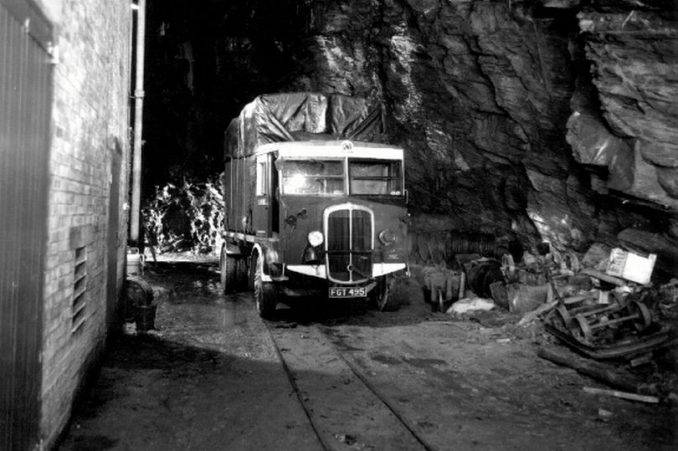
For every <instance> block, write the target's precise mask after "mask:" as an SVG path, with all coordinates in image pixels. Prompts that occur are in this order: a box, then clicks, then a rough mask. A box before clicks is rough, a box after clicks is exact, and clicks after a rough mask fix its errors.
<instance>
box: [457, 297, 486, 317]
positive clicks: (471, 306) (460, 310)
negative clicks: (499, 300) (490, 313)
mask: <svg viewBox="0 0 678 451" xmlns="http://www.w3.org/2000/svg"><path fill="white" fill-rule="evenodd" d="M494 306H495V304H494V302H493V301H492V300H491V299H484V298H467V299H462V300H461V301H457V302H455V303H454V304H452V307H450V308H449V309H447V312H446V313H448V314H452V315H462V314H464V313H468V312H471V311H478V310H492V309H493V308H494Z"/></svg>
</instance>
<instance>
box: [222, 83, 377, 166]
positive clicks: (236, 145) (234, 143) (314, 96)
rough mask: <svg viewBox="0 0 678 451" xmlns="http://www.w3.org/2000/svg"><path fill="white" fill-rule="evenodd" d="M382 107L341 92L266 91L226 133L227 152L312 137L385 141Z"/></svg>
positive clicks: (251, 150)
mask: <svg viewBox="0 0 678 451" xmlns="http://www.w3.org/2000/svg"><path fill="white" fill-rule="evenodd" d="M384 138H385V137H384V124H383V119H382V113H381V108H380V106H376V107H374V108H371V107H370V105H369V104H368V102H367V101H366V100H365V99H363V98H358V97H349V96H344V95H340V94H329V95H327V94H319V93H305V92H304V93H287V94H265V95H261V96H259V97H257V98H256V99H254V101H252V102H251V103H249V104H247V105H245V107H244V108H243V110H242V112H241V113H240V115H239V116H238V117H237V118H235V119H233V120H232V121H231V123H230V125H229V126H228V129H227V131H226V139H225V143H224V144H225V149H224V150H225V155H226V156H227V157H239V156H244V155H250V154H252V153H254V151H255V150H256V148H257V147H259V146H260V145H262V144H268V143H274V142H283V141H304V140H310V139H351V140H355V141H369V142H383V140H384Z"/></svg>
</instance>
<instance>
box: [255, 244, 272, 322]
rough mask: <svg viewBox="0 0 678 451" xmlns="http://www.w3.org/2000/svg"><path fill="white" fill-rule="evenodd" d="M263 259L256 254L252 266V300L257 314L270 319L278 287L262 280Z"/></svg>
mask: <svg viewBox="0 0 678 451" xmlns="http://www.w3.org/2000/svg"><path fill="white" fill-rule="evenodd" d="M263 273H264V260H263V258H261V257H259V256H257V260H256V263H255V266H254V277H253V279H254V280H253V282H254V302H255V303H256V307H257V312H259V316H261V317H262V318H265V319H272V318H273V317H274V316H275V308H276V306H277V304H278V293H277V292H278V289H277V287H276V286H275V285H274V284H273V283H272V282H264V281H263V280H262V279H263V277H262V276H263Z"/></svg>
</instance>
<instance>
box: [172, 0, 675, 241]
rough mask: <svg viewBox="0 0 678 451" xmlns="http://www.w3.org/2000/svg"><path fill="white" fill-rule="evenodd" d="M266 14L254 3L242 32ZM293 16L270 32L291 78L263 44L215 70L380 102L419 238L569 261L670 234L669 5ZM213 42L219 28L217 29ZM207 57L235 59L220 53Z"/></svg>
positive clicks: (444, 2)
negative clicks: (507, 246) (518, 249)
mask: <svg viewBox="0 0 678 451" xmlns="http://www.w3.org/2000/svg"><path fill="white" fill-rule="evenodd" d="M246 3H247V2H246ZM264 3H266V2H263V1H259V2H254V1H252V2H249V3H247V4H248V5H249V6H250V7H251V8H252V9H251V14H250V17H251V20H254V21H256V20H257V17H260V16H261V14H260V13H261V11H262V10H263V9H265V8H264V7H265V5H264ZM287 3H289V2H287ZM277 4H278V5H279V4H280V3H277ZM293 5H294V6H292V4H290V5H288V9H289V14H290V17H288V18H286V19H283V18H281V19H280V20H281V22H284V23H285V24H287V25H288V27H287V28H289V25H290V24H293V26H294V28H295V34H290V32H289V30H287V28H286V30H287V31H286V32H285V33H283V32H276V31H275V30H276V29H275V27H274V29H273V31H271V33H272V34H273V35H274V36H276V38H275V40H276V43H277V44H276V45H273V46H271V48H272V49H274V50H275V49H276V48H277V49H278V50H275V51H278V52H280V55H278V56H277V60H276V61H278V62H279V65H282V66H284V67H285V68H286V71H285V77H284V78H281V76H280V73H279V72H280V71H278V72H276V77H271V79H268V80H267V79H266V71H265V70H262V67H263V66H262V64H263V63H261V61H263V60H265V58H260V59H259V60H257V59H256V58H255V57H254V56H253V55H259V53H258V51H257V45H263V44H261V43H259V44H258V43H257V42H256V41H253V40H252V39H250V40H249V41H248V44H247V45H248V46H250V47H248V49H249V50H248V51H249V53H248V52H245V51H242V48H241V47H242V45H240V47H238V45H235V46H232V47H233V48H235V49H236V50H237V49H240V50H238V52H237V55H238V58H241V59H242V58H245V59H247V62H246V64H244V65H243V66H241V67H234V68H232V69H233V70H230V71H226V70H224V71H222V72H223V73H224V74H226V73H229V74H230V75H229V77H231V79H232V78H233V73H234V71H237V70H238V69H241V70H251V71H252V73H255V74H257V75H258V76H259V77H262V78H261V79H260V80H258V82H259V83H260V84H259V85H255V84H254V83H255V82H257V80H256V79H254V80H253V81H252V83H253V84H251V85H249V86H248V87H247V89H245V91H247V92H253V91H256V90H259V91H261V92H260V93H263V92H271V89H275V90H276V91H284V90H287V91H295V90H311V91H321V92H338V93H342V94H349V95H359V96H365V97H369V98H373V99H375V100H380V101H383V102H384V103H385V105H386V111H387V117H388V120H389V124H388V125H389V131H390V136H391V140H392V142H394V143H396V144H399V145H402V146H403V147H404V148H405V149H406V164H407V171H408V175H407V178H408V185H409V193H410V200H411V207H410V208H411V213H412V214H413V216H414V217H415V218H416V220H415V228H416V227H421V228H424V229H426V228H428V229H430V230H434V229H438V230H440V229H445V230H459V231H474V232H480V233H491V234H494V235H496V236H506V235H508V236H512V237H518V238H521V239H522V240H524V241H526V242H529V243H532V244H536V243H537V242H540V241H543V240H545V241H550V242H551V243H552V244H553V245H554V246H556V247H557V248H560V249H563V250H564V249H574V250H578V251H584V250H586V248H587V247H588V246H589V245H590V244H591V243H592V242H595V241H603V242H608V243H610V244H614V243H615V241H616V240H617V235H618V234H619V233H620V232H621V231H622V230H625V229H629V228H639V229H642V228H646V229H647V228H650V230H651V231H652V232H654V233H660V234H662V233H670V232H671V231H672V230H673V231H676V230H678V226H676V221H678V220H677V219H676V217H677V216H676V215H678V148H677V147H678V136H677V135H678V46H677V45H676V42H677V38H678V18H677V13H676V11H675V5H674V4H673V2H671V1H667V0H654V1H652V0H651V1H644V2H642V3H641V2H635V1H631V0H592V1H589V2H583V1H579V0H534V1H523V2H521V1H513V2H509V1H479V0H352V1H348V0H339V1H336V0H335V1H325V0H316V1H305V2H301V3H299V2H297V3H294V4H293ZM241 8H242V6H241ZM283 11H284V9H279V10H278V13H279V14H278V15H280V14H282V12H283ZM229 14H231V16H232V15H233V14H236V12H235V11H231V12H228V11H227V13H226V14H225V15H224V17H227V16H228V15H229ZM224 20H226V19H224ZM219 33H221V34H222V35H223V34H224V33H226V31H224V29H223V28H219V27H217V34H219ZM222 38H223V36H222ZM239 39H241V41H238V42H241V44H242V42H244V41H242V37H241V38H239ZM261 39H263V38H261ZM222 42H225V41H223V39H222ZM228 42H231V41H228ZM243 45H244V44H243ZM183 48H185V47H183ZM259 48H263V47H259ZM216 53H217V56H218V58H217V56H215V58H217V59H218V60H219V61H222V62H223V61H228V58H229V53H228V49H226V48H225V47H222V48H221V49H220V50H219V49H218V50H216ZM281 55H283V56H281ZM248 58H249V59H248ZM258 61H259V62H258ZM224 64H226V63H224ZM229 64H235V63H233V62H232V61H231V63H229ZM276 67H277V69H280V68H279V67H278V66H276ZM223 77H224V76H223V75H222V80H223ZM231 81H232V80H231ZM194 82H195V81H194ZM214 83H216V85H219V83H220V82H219V76H217V77H216V79H215V81H214ZM203 89H205V90H209V89H216V88H214V87H213V88H209V87H205V88H203ZM242 100H243V103H245V102H246V101H249V100H251V99H242Z"/></svg>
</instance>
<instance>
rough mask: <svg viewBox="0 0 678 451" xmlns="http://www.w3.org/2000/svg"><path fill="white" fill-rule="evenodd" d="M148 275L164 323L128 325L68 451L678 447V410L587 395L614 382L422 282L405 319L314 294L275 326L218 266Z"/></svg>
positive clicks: (538, 336) (183, 266) (403, 294)
mask: <svg viewBox="0 0 678 451" xmlns="http://www.w3.org/2000/svg"><path fill="white" fill-rule="evenodd" d="M145 278H146V279H147V280H148V281H149V282H151V283H152V285H153V286H154V287H156V294H157V295H158V299H157V301H158V305H157V314H156V316H155V329H153V330H150V331H148V332H146V333H139V332H138V331H136V330H135V327H134V325H133V323H130V324H128V325H127V326H126V333H125V334H123V335H122V336H121V337H120V338H119V339H118V340H117V341H116V342H115V344H114V346H113V348H112V349H111V351H110V353H109V355H108V357H107V358H106V360H105V362H104V366H103V368H102V370H101V373H100V376H99V379H98V381H97V382H96V384H95V386H94V387H93V388H92V389H91V391H90V392H89V396H88V398H87V399H86V401H85V402H84V403H83V405H81V406H79V407H78V409H77V411H76V412H75V414H74V417H73V421H72V425H71V427H70V428H69V430H68V431H67V433H66V434H65V436H64V439H63V441H62V443H61V445H60V446H59V448H58V449H59V450H62V451H76V450H78V451H82V450H165V451H167V450H248V451H249V450H290V451H292V450H323V449H331V450H419V449H421V450H466V449H478V450H513V449H516V450H517V449H520V450H532V449H534V450H561V449H577V450H589V449H591V450H593V449H595V450H605V449H609V450H616V451H623V450H663V449H666V450H669V449H671V450H674V449H678V448H677V447H678V438H677V437H676V431H677V430H678V415H677V414H678V408H676V407H675V406H672V405H671V404H669V403H660V404H646V403H640V402H633V401H627V400H622V399H618V398H615V397H609V396H601V395H593V394H588V393H586V392H584V391H583V389H584V387H599V388H610V387H607V386H605V385H601V384H599V383H598V382H596V381H595V380H592V379H590V378H588V377H586V376H583V375H581V374H579V373H577V372H576V371H574V370H572V369H568V368H564V367H561V366H557V365H555V364H553V363H551V362H548V361H545V360H542V359H540V358H539V357H538V356H537V355H536V353H535V351H536V349H537V348H538V346H540V345H543V344H545V343H547V344H549V343H550V344H552V343H551V342H552V341H553V340H552V339H551V338H550V337H548V336H547V335H546V334H545V333H544V332H543V329H540V328H539V327H531V328H520V327H518V326H516V322H517V320H518V319H519V318H515V317H512V316H511V315H509V314H507V313H501V312H496V313H491V314H487V315H484V316H482V317H476V318H473V319H468V318H466V319H457V318H452V317H450V316H448V315H445V314H443V313H434V312H432V311H431V308H430V307H429V306H428V305H427V304H426V303H424V301H423V296H422V294H421V289H420V286H419V285H418V284H417V278H416V277H413V278H411V279H407V280H402V281H401V282H400V283H399V285H398V290H399V291H400V299H402V300H403V302H402V305H401V308H400V309H399V310H397V311H395V312H378V311H375V310H372V309H370V308H369V307H368V306H366V305H364V304H363V303H360V302H336V303H333V304H331V305H329V306H326V307H325V308H318V307H317V305H316V306H315V307H314V306H313V305H312V304H313V302H312V301H309V302H307V303H306V304H302V305H296V306H294V308H292V309H289V308H284V309H281V310H280V311H279V320H278V321H274V322H264V321H262V320H260V319H259V318H258V316H257V315H256V313H255V311H254V309H253V305H252V299H251V294H250V293H239V294H236V295H232V296H224V295H223V294H221V293H220V287H219V282H218V280H219V274H218V264H217V263H216V262H213V261H211V262H202V263H201V262H163V263H158V264H156V265H155V266H154V267H150V268H147V271H146V274H145ZM556 346H557V345H556ZM281 357H282V359H283V361H284V363H282V362H283V361H281ZM675 357H676V353H675V350H667V351H664V352H662V353H660V354H659V355H657V356H656V357H655V359H656V360H657V361H658V362H659V363H661V364H662V365H669V371H670V370H674V371H675V367H670V365H671V364H672V363H671V362H675V360H674V359H675ZM657 365H658V363H657V362H653V363H652V364H650V365H648V367H647V368H645V369H642V368H641V369H639V371H646V372H648V374H649V373H650V372H652V373H653V374H654V373H655V372H656V371H657V369H658V367H657Z"/></svg>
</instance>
